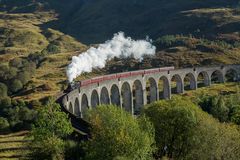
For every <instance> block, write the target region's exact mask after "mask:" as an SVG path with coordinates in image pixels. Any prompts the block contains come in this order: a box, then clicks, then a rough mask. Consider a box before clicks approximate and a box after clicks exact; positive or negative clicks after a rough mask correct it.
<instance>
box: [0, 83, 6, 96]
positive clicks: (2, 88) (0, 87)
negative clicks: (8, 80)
mask: <svg viewBox="0 0 240 160" xmlns="http://www.w3.org/2000/svg"><path fill="white" fill-rule="evenodd" d="M7 93H8V87H7V86H6V85H5V84H4V83H0V96H1V97H5V96H7Z"/></svg>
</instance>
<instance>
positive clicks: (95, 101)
mask: <svg viewBox="0 0 240 160" xmlns="http://www.w3.org/2000/svg"><path fill="white" fill-rule="evenodd" d="M98 105H99V96H98V93H97V91H96V90H93V91H92V95H91V106H92V107H93V108H95V107H97V106H98Z"/></svg>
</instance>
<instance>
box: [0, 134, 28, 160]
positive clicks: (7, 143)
mask: <svg viewBox="0 0 240 160" xmlns="http://www.w3.org/2000/svg"><path fill="white" fill-rule="evenodd" d="M27 134H28V131H21V132H17V133H11V134H6V135H0V159H1V160H9V159H12V160H15V159H16V160H17V159H18V160H19V159H29V158H30V157H29V153H31V151H30V150H29V148H28V143H29V140H28V139H27V138H26V136H27Z"/></svg>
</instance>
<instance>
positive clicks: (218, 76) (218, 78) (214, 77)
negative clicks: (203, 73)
mask: <svg viewBox="0 0 240 160" xmlns="http://www.w3.org/2000/svg"><path fill="white" fill-rule="evenodd" d="M223 82H224V76H223V73H222V72H221V71H219V70H216V71H214V72H213V73H212V74H211V83H223Z"/></svg>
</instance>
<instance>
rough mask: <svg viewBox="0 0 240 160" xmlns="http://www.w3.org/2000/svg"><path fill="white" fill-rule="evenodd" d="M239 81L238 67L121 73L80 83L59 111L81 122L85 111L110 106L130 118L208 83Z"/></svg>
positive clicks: (239, 67) (226, 66)
mask: <svg viewBox="0 0 240 160" xmlns="http://www.w3.org/2000/svg"><path fill="white" fill-rule="evenodd" d="M239 80H240V65H223V66H211V67H193V68H183V69H175V68H174V67H162V68H154V69H146V70H138V71H132V72H123V73H117V74H111V75H105V76H100V77H95V78H91V79H87V80H83V81H80V82H79V84H78V85H76V87H75V88H74V89H72V90H71V91H70V92H69V93H67V94H66V95H64V97H63V98H62V105H63V107H64V108H65V109H66V110H67V111H68V112H70V113H72V114H73V115H75V116H76V117H80V118H84V115H85V113H86V111H87V110H88V109H89V108H94V107H97V106H98V105H100V104H113V105H116V106H118V107H121V108H122V109H125V110H126V111H128V112H130V113H131V114H133V115H137V114H139V112H140V110H141V108H142V107H143V106H144V105H146V104H149V103H152V102H154V101H157V100H160V99H170V98H171V96H172V94H181V93H184V91H185V90H196V89H197V88H198V87H203V86H210V85H211V84H212V83H224V82H225V81H239Z"/></svg>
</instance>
